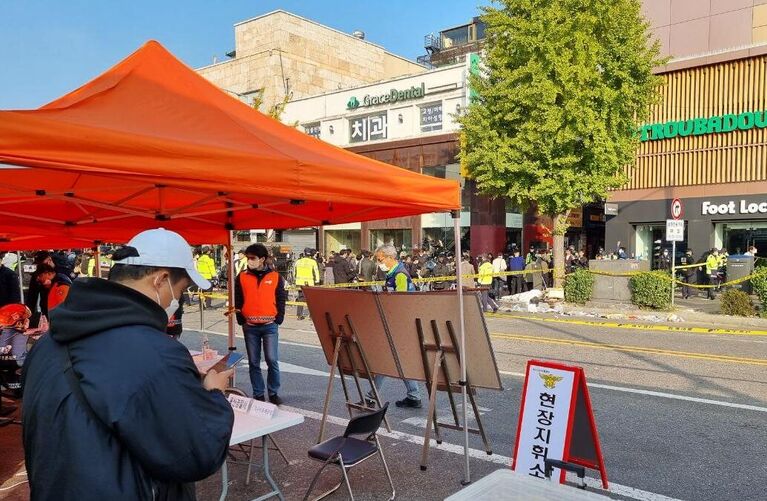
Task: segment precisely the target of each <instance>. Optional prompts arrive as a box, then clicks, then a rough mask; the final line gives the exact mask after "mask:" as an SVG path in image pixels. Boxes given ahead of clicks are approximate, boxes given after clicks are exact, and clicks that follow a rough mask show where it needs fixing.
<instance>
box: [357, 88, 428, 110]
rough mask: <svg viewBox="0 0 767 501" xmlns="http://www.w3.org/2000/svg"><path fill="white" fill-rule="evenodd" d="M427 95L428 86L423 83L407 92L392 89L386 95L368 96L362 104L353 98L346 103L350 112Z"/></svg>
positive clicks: (363, 99) (406, 90)
mask: <svg viewBox="0 0 767 501" xmlns="http://www.w3.org/2000/svg"><path fill="white" fill-rule="evenodd" d="M425 95H426V84H425V83H423V82H422V83H421V85H420V86H418V87H416V86H415V85H414V86H412V87H410V88H409V89H405V90H399V89H392V90H390V91H389V92H388V93H386V94H368V95H367V96H365V97H363V98H362V101H361V102H360V100H359V99H357V98H356V97H354V96H352V97H351V98H350V99H349V102H348V103H346V107H347V108H348V109H350V110H356V109H357V108H359V107H363V108H367V107H368V106H377V105H379V104H389V103H397V102H400V101H409V100H411V99H420V98H422V97H423V96H425Z"/></svg>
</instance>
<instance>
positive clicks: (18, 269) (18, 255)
mask: <svg viewBox="0 0 767 501" xmlns="http://www.w3.org/2000/svg"><path fill="white" fill-rule="evenodd" d="M23 268H24V266H22V265H21V251H16V273H18V274H19V294H21V302H22V303H23V302H24V269H23Z"/></svg>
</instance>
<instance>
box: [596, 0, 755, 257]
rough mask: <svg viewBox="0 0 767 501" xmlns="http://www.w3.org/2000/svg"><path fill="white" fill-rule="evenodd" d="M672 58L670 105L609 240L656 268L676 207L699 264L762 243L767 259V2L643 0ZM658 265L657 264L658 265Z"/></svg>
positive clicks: (657, 117)
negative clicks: (716, 253) (715, 253)
mask: <svg viewBox="0 0 767 501" xmlns="http://www.w3.org/2000/svg"><path fill="white" fill-rule="evenodd" d="M643 8H644V13H645V15H646V16H647V18H648V19H649V20H650V22H651V25H652V32H653V34H654V35H655V36H656V37H657V38H658V39H659V40H660V42H661V47H662V51H663V53H664V55H670V56H672V57H673V59H671V60H670V61H669V62H668V64H666V65H665V66H664V67H661V68H658V69H657V72H658V74H660V75H661V76H662V77H663V81H664V84H663V87H662V99H661V100H660V102H659V103H658V104H656V105H655V106H654V107H653V109H652V113H651V117H650V119H649V120H648V123H647V124H642V126H641V127H640V131H639V132H640V138H641V143H640V147H639V151H638V154H637V160H636V163H635V165H633V166H630V167H629V168H627V169H626V174H627V176H628V178H629V182H628V184H627V185H626V186H625V187H624V188H623V189H621V190H617V191H615V192H613V193H611V195H610V196H609V200H608V202H609V203H608V207H607V208H608V211H607V212H608V213H609V215H608V216H607V223H606V235H605V240H606V244H607V248H608V249H610V250H611V249H613V248H617V247H618V246H624V247H626V249H627V250H628V251H629V253H630V254H634V255H635V256H636V257H638V258H642V259H648V260H650V261H653V262H654V261H655V259H656V257H657V254H658V253H659V252H660V251H661V250H662V249H663V248H669V247H671V244H670V243H669V242H667V241H666V235H665V220H666V219H670V218H672V214H671V204H672V202H673V200H674V199H679V200H680V201H681V203H682V206H683V214H682V218H683V219H684V220H685V221H686V223H685V241H684V242H681V243H678V244H677V253H678V255H679V254H681V253H683V252H684V251H685V250H686V249H688V248H689V249H691V250H692V251H693V254H694V256H696V257H700V256H701V255H703V254H704V253H705V252H707V251H709V250H710V249H711V248H714V247H715V248H717V249H721V248H725V249H727V251H728V252H729V253H731V254H737V253H742V252H745V251H746V250H747V249H748V247H749V246H751V245H756V247H757V248H761V249H762V252H764V253H767V132H765V127H767V117H766V116H765V109H767V82H766V81H765V74H766V73H767V0H721V1H715V0H712V1H710V2H708V1H706V2H699V1H692V0H671V1H654V0H645V1H644V6H643ZM653 264H654V263H653Z"/></svg>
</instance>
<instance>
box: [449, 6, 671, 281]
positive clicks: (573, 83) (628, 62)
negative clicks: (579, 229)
mask: <svg viewBox="0 0 767 501" xmlns="http://www.w3.org/2000/svg"><path fill="white" fill-rule="evenodd" d="M493 4H494V5H493V6H491V7H484V8H483V9H482V10H483V15H482V19H483V21H484V22H485V23H486V24H487V40H486V45H485V51H484V53H483V55H482V70H481V71H480V72H479V73H476V74H474V75H471V76H470V85H471V88H472V90H473V93H472V96H473V99H472V102H471V103H470V104H469V106H468V110H467V112H466V114H465V115H464V116H462V117H460V118H459V121H460V123H461V125H462V132H461V138H460V142H461V153H460V159H461V164H462V166H463V169H464V172H466V174H467V175H468V176H469V177H471V178H473V179H474V180H475V181H476V183H477V187H478V189H479V191H481V192H483V193H485V194H489V195H492V196H497V197H508V198H510V199H511V200H512V201H513V202H514V203H516V204H518V205H519V206H521V207H523V208H529V207H531V206H533V207H537V209H538V211H540V213H541V214H545V215H548V216H550V217H551V218H552V219H553V221H554V228H553V233H554V267H555V274H556V276H557V277H558V280H557V286H559V285H560V284H561V277H562V276H563V272H564V249H563V247H564V234H565V232H566V231H567V217H568V215H569V213H570V210H571V209H573V208H575V207H579V206H581V205H583V204H584V203H589V202H594V201H599V200H604V199H605V198H606V196H607V193H608V191H609V190H610V189H614V188H617V187H620V186H621V185H623V184H625V182H626V176H625V175H624V173H623V171H624V168H625V167H626V166H628V165H631V164H633V162H634V158H635V154H636V150H637V146H638V144H639V138H638V134H637V128H638V124H639V123H640V122H642V121H643V120H645V119H646V118H647V116H648V114H649V111H650V105H651V104H652V103H654V102H656V100H657V99H658V97H659V93H658V90H659V87H660V85H661V83H662V80H661V78H660V77H657V76H655V75H653V73H652V69H653V68H654V67H656V66H658V65H661V64H663V62H664V60H663V59H661V58H660V57H659V44H658V42H653V41H652V40H651V39H650V37H649V34H648V33H649V32H648V27H649V24H648V22H647V21H646V20H645V19H644V17H643V16H642V15H641V12H640V1H639V0H494V1H493Z"/></svg>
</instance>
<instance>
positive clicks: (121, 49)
mask: <svg viewBox="0 0 767 501" xmlns="http://www.w3.org/2000/svg"><path fill="white" fill-rule="evenodd" d="M485 3H487V2H485V1H482V0H388V1H382V0H368V1H367V2H364V1H359V0H357V1H346V0H304V1H297V0H282V1H268V0H250V1H246V0H220V1H213V0H207V1H206V0H130V1H121V0H89V1H88V0H0V109H6V110H11V109H31V108H37V107H39V106H41V105H43V104H45V103H47V102H49V101H52V100H53V99H55V98H57V97H59V96H61V95H63V94H66V93H67V92H69V91H71V90H73V89H75V88H77V87H79V86H80V85H82V84H84V83H85V82H87V81H89V80H90V79H92V78H93V77H95V76H97V75H98V74H100V73H102V72H103V71H105V70H107V69H108V68H110V67H111V66H113V65H114V64H115V63H117V62H118V61H120V60H121V59H123V58H125V57H126V56H128V55H129V54H130V53H132V52H133V51H135V50H136V49H137V48H138V47H140V46H141V45H142V44H143V43H144V42H146V41H147V40H150V39H154V40H157V41H159V42H160V43H162V44H163V45H164V46H165V47H166V48H168V49H169V50H170V51H171V52H173V53H174V54H175V55H176V56H177V57H179V58H180V59H181V60H182V61H184V62H185V63H186V64H188V65H189V66H191V67H193V68H198V67H201V66H205V65H208V64H211V63H212V62H213V58H214V57H218V60H219V61H221V60H223V59H225V53H226V52H229V51H231V50H233V49H234V28H233V25H234V24H235V23H237V22H239V21H244V20H246V19H250V18H252V17H256V16H259V15H261V14H265V13H267V12H271V11H273V10H275V9H283V10H286V11H288V12H293V13H295V14H298V15H300V16H303V17H306V18H308V19H311V20H314V21H317V22H319V23H321V24H324V25H327V26H330V27H331V28H335V29H337V30H339V31H344V32H347V33H351V32H353V31H354V30H358V29H361V30H363V31H364V32H365V34H366V38H367V40H369V41H371V42H374V43H376V44H378V45H381V46H383V47H384V48H385V49H387V50H389V51H390V52H393V53H394V54H398V55H401V56H404V57H407V58H410V59H413V60H414V59H415V58H416V57H417V56H419V55H421V54H424V53H425V51H424V49H423V37H424V35H426V34H428V33H431V32H435V33H436V32H438V31H440V30H442V29H445V28H449V27H452V26H455V25H460V24H464V23H467V22H469V21H470V20H471V18H472V17H473V16H476V15H478V13H479V9H478V5H479V4H485Z"/></svg>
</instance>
